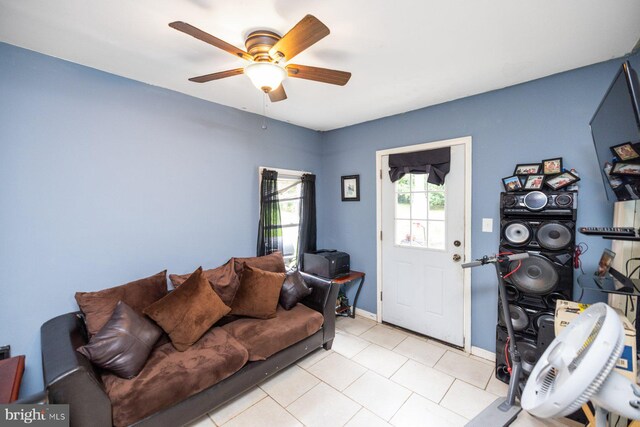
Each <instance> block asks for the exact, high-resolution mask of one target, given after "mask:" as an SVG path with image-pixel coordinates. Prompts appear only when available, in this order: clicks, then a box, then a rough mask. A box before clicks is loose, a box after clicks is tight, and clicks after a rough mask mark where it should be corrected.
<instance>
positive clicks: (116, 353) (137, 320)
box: [77, 301, 162, 378]
mask: <svg viewBox="0 0 640 427" xmlns="http://www.w3.org/2000/svg"><path fill="white" fill-rule="evenodd" d="M160 335H162V330H161V329H160V328H158V327H157V326H156V325H154V324H153V322H151V321H150V320H148V319H146V318H145V317H143V316H141V315H139V314H138V313H136V312H135V311H134V310H133V309H132V308H131V307H129V306H128V305H127V304H125V303H124V302H122V301H119V302H118V303H117V304H116V309H115V310H114V311H113V314H112V315H111V318H110V319H109V320H108V321H107V323H106V324H105V325H104V326H103V327H102V329H100V330H99V331H98V333H97V334H95V335H94V336H93V337H92V338H91V340H90V341H89V343H88V344H86V345H84V346H82V347H79V348H78V349H77V350H78V352H80V353H82V354H84V355H85V356H86V357H87V358H88V359H89V360H90V361H91V362H92V363H93V364H94V365H96V366H98V367H100V368H103V369H107V370H109V371H111V372H113V373H114V374H116V375H117V376H119V377H122V378H132V377H135V376H136V375H138V373H139V372H140V371H141V370H142V368H143V367H144V364H145V362H146V361H147V358H148V357H149V354H150V353H151V350H153V344H154V343H155V342H156V341H157V340H158V338H159V337H160Z"/></svg>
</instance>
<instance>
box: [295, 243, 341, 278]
mask: <svg viewBox="0 0 640 427" xmlns="http://www.w3.org/2000/svg"><path fill="white" fill-rule="evenodd" d="M349 264H350V263H349V254H347V253H345V252H339V251H336V250H335V249H320V250H319V251H314V252H305V254H304V272H305V273H309V274H315V275H316V276H320V277H325V278H327V279H335V278H336V277H338V276H344V275H346V274H349V271H350V270H351V266H350V265H349Z"/></svg>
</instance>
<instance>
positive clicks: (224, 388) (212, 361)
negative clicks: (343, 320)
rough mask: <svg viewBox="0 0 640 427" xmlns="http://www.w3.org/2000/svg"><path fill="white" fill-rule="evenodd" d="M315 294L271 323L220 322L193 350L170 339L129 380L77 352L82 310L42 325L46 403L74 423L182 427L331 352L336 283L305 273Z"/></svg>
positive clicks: (81, 333) (83, 333)
mask: <svg viewBox="0 0 640 427" xmlns="http://www.w3.org/2000/svg"><path fill="white" fill-rule="evenodd" d="M304 279H305V282H306V283H307V285H308V286H309V287H311V288H312V289H313V292H312V293H311V295H309V296H308V297H306V298H305V299H303V300H302V301H301V303H299V304H298V305H297V306H295V307H294V308H293V309H291V310H288V311H287V310H284V309H282V308H281V307H279V308H278V311H277V314H276V317H274V318H271V319H266V320H261V319H253V318H239V319H233V320H232V321H228V322H227V323H225V322H220V323H218V324H216V326H214V327H213V328H211V329H210V330H209V331H208V332H207V333H206V334H205V335H204V336H203V337H202V338H201V339H200V340H199V341H198V342H197V343H195V344H194V345H193V346H192V347H191V348H189V349H188V350H187V351H184V352H179V351H177V350H176V349H175V348H174V347H173V346H172V344H171V343H170V342H168V343H166V344H162V345H159V346H158V347H156V348H155V349H154V350H153V352H152V353H151V355H150V357H149V359H148V360H147V363H146V364H145V367H144V368H143V370H142V371H141V372H140V374H138V375H137V376H136V377H135V378H133V379H123V378H120V377H117V376H115V375H113V374H111V373H108V372H103V371H100V370H99V369H97V368H96V367H95V366H93V365H92V364H91V362H89V360H88V359H87V358H85V357H84V356H83V355H82V354H80V353H79V352H77V351H76V349H77V348H78V347H80V346H82V345H84V344H86V343H87V342H88V337H87V332H86V327H85V324H84V321H83V318H82V316H81V315H80V313H67V314H64V315H62V316H58V317H55V318H53V319H51V320H49V321H48V322H46V323H45V324H44V325H42V328H41V339H42V363H43V376H44V384H45V387H46V392H47V396H48V401H49V402H50V403H68V404H69V405H70V420H71V425H73V426H88V425H91V426H111V425H116V426H122V425H140V426H142V425H149V426H151V425H153V426H176V425H182V424H185V423H188V422H190V421H193V420H195V419H197V418H199V417H201V416H202V415H204V414H206V413H207V412H209V411H211V410H213V409H215V408H216V407H218V406H220V405H223V404H224V403H226V402H228V401H229V400H231V399H233V398H234V397H236V396H238V395H239V394H241V393H243V392H244V391H246V390H248V389H250V388H252V387H254V386H255V385H257V384H259V383H260V382H262V381H264V380H265V379H267V378H269V377H270V376H272V375H273V374H275V373H277V372H279V371H280V370H282V369H284V368H286V367H287V366H289V365H291V364H292V363H295V362H296V361H297V360H299V359H300V358H302V357H304V356H306V355H307V354H309V353H311V352H312V351H314V350H316V349H318V348H320V347H324V348H325V349H327V350H328V349H330V348H331V344H332V342H333V338H334V336H335V301H336V298H337V293H338V285H336V284H331V283H330V282H328V281H325V280H322V279H319V278H315V277H310V276H305V278H304Z"/></svg>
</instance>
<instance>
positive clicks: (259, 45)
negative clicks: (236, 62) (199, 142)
mask: <svg viewBox="0 0 640 427" xmlns="http://www.w3.org/2000/svg"><path fill="white" fill-rule="evenodd" d="M169 26H170V27H171V28H175V29H176V30H178V31H182V32H183V33H185V34H188V35H190V36H193V37H195V38H197V39H200V40H202V41H203V42H205V43H209V44H210V45H213V46H215V47H217V48H219V49H222V50H224V51H225V52H229V53H230V54H232V55H234V56H237V57H239V58H242V59H246V60H247V61H250V64H248V65H247V66H245V67H244V68H236V69H233V70H226V71H220V72H217V73H212V74H205V75H203V76H198V77H192V78H190V79H189V80H190V81H192V82H196V83H205V82H210V81H212V80H218V79H223V78H226V77H231V76H237V75H239V74H246V75H247V76H248V77H249V79H251V82H252V83H253V84H254V85H255V86H256V87H257V88H258V89H260V90H262V91H263V92H265V93H267V94H268V95H269V99H270V100H271V102H277V101H283V100H285V99H287V94H286V92H285V91H284V87H283V86H282V81H283V80H284V79H285V78H286V77H287V76H289V77H294V78H298V79H306V80H314V81H317V82H322V83H330V84H334V85H339V86H344V85H345V84H347V82H348V81H349V79H350V78H351V73H348V72H345V71H337V70H330V69H327V68H319V67H310V66H308V65H298V64H289V63H288V62H289V61H290V60H291V59H293V57H294V56H296V55H297V54H299V53H300V52H302V51H303V50H305V49H307V48H308V47H310V46H312V45H313V44H315V43H316V42H318V41H319V40H321V39H323V38H324V37H326V36H327V35H329V28H327V26H326V25H324V24H323V23H322V22H320V20H318V18H316V17H315V16H312V15H307V16H305V17H304V18H302V20H301V21H300V22H298V23H297V24H296V25H295V26H294V27H293V28H292V29H291V30H289V32H288V33H287V34H285V35H284V36H282V37H280V36H279V35H278V34H276V33H274V32H272V31H267V30H257V31H253V32H252V33H250V34H249V35H248V36H247V39H246V41H245V46H246V48H247V50H246V51H244V50H242V49H238V48H237V47H235V46H233V45H232V44H229V43H227V42H225V41H224V40H220V39H219V38H217V37H214V36H212V35H211V34H208V33H205V32H204V31H202V30H200V29H198V28H196V27H194V26H192V25H189V24H187V23H186V22H182V21H176V22H172V23H170V24H169ZM285 64H286V65H285Z"/></svg>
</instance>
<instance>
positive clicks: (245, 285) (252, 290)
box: [231, 265, 286, 319]
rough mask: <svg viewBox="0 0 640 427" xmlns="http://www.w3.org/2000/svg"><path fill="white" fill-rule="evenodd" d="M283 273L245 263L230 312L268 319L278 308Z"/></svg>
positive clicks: (283, 277) (273, 315)
mask: <svg viewBox="0 0 640 427" xmlns="http://www.w3.org/2000/svg"><path fill="white" fill-rule="evenodd" d="M285 276H286V275H285V274H284V273H272V272H270V271H264V270H260V269H258V268H252V267H250V266H248V265H245V267H244V270H243V272H242V279H241V280H240V288H238V292H237V293H236V297H235V298H234V299H233V303H232V304H231V314H235V315H238V316H248V317H255V318H258V319H270V318H272V317H275V315H276V309H277V308H278V298H279V297H280V289H281V288H282V282H284V279H285Z"/></svg>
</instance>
